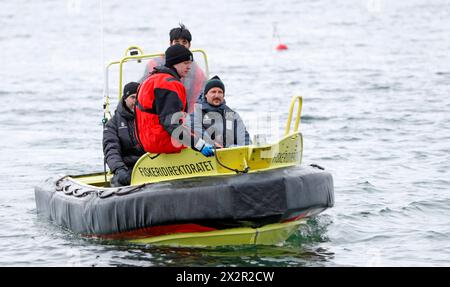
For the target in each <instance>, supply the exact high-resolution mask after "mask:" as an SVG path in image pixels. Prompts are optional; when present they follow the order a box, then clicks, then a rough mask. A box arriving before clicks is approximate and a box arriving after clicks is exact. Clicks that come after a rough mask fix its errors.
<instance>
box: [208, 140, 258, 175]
mask: <svg viewBox="0 0 450 287" xmlns="http://www.w3.org/2000/svg"><path fill="white" fill-rule="evenodd" d="M213 147H214V157H215V158H216V161H217V163H218V164H219V165H220V166H221V167H223V168H225V169H228V170H231V171H234V172H235V173H236V174H240V173H242V174H244V173H248V171H249V170H250V169H249V167H248V166H247V167H246V168H244V169H243V170H239V169H235V168H231V167H228V166H226V165H224V164H223V163H221V162H220V160H219V157H218V156H217V152H216V151H217V149H216V146H215V145H214V146H213Z"/></svg>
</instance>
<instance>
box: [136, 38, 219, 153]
mask: <svg viewBox="0 0 450 287" xmlns="http://www.w3.org/2000/svg"><path fill="white" fill-rule="evenodd" d="M165 58H166V63H165V65H164V66H159V67H156V68H155V69H154V71H153V73H152V74H151V75H150V77H148V78H147V79H146V80H145V81H144V82H143V83H142V84H141V86H140V87H139V91H138V97H137V101H136V129H137V133H136V134H137V135H138V139H139V141H140V143H141V145H142V147H143V148H144V150H145V151H146V152H150V153H178V152H180V151H181V150H182V149H184V148H186V146H190V147H192V148H193V149H195V150H197V151H200V152H201V153H202V154H203V155H204V156H212V155H214V152H213V147H212V145H210V144H207V143H206V142H205V141H204V140H203V139H201V138H200V137H198V136H197V135H195V134H194V133H193V132H192V131H191V129H190V128H189V127H188V126H186V125H185V116H186V112H187V103H186V90H185V87H184V85H183V83H182V82H181V79H182V78H183V77H185V76H186V75H187V74H188V73H189V70H190V67H191V64H192V61H193V60H194V58H193V56H192V53H191V51H189V49H187V48H186V47H184V46H183V45H180V44H175V45H173V46H170V47H169V48H168V49H167V50H166V52H165Z"/></svg>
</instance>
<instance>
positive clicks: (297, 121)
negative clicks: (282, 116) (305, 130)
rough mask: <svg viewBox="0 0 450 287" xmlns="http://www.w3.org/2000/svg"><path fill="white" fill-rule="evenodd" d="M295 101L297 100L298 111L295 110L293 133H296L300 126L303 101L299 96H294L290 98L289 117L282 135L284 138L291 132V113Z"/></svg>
mask: <svg viewBox="0 0 450 287" xmlns="http://www.w3.org/2000/svg"><path fill="white" fill-rule="evenodd" d="M297 100H298V109H297V117H296V119H295V124H294V132H296V131H298V125H299V124H300V115H301V112H302V104H303V99H302V97H301V96H295V97H293V98H292V101H291V107H290V108H289V116H288V120H287V125H286V131H285V133H284V135H285V136H287V135H288V134H289V132H290V130H291V122H292V113H293V112H294V107H295V103H296V102H297Z"/></svg>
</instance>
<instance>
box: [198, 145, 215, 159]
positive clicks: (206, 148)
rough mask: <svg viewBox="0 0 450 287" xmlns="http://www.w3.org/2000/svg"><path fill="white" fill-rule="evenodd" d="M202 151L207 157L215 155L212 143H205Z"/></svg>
mask: <svg viewBox="0 0 450 287" xmlns="http://www.w3.org/2000/svg"><path fill="white" fill-rule="evenodd" d="M200 152H201V153H202V154H203V155H204V156H206V157H210V156H213V155H214V149H213V146H212V145H210V144H205V145H204V146H203V148H202V150H201V151H200Z"/></svg>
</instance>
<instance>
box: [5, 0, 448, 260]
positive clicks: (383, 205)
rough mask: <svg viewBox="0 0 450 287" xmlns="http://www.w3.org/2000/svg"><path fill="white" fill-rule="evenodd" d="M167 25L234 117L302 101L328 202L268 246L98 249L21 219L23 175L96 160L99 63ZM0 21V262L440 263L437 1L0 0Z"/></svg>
mask: <svg viewBox="0 0 450 287" xmlns="http://www.w3.org/2000/svg"><path fill="white" fill-rule="evenodd" d="M179 22H183V23H184V24H186V26H187V27H188V28H189V29H190V30H191V32H192V34H193V48H202V49H204V50H205V51H206V52H207V53H208V56H209V64H210V70H211V73H212V75H214V74H218V75H220V77H221V78H222V79H223V80H224V82H225V84H226V86H227V95H226V99H227V102H228V104H229V105H230V106H232V107H233V108H235V109H236V110H237V111H239V112H240V113H241V114H242V116H243V117H244V118H246V119H248V120H249V121H253V122H254V120H256V119H259V124H261V117H262V116H264V115H266V114H270V113H273V114H275V115H277V116H276V118H277V119H279V122H281V124H280V128H279V129H278V130H282V129H283V127H284V123H285V120H286V111H287V109H288V107H289V102H290V99H291V97H292V96H294V95H302V96H303V101H304V105H303V117H302V122H301V125H300V128H301V130H302V132H303V135H304V144H305V146H304V157H303V163H304V164H310V163H316V164H319V165H321V166H323V167H325V168H326V169H327V170H328V171H330V172H331V173H332V174H333V176H334V181H335V207H334V208H332V209H329V210H327V211H326V212H324V213H323V214H321V215H320V216H318V217H317V218H315V219H313V220H311V221H309V222H308V225H306V226H303V227H302V228H300V229H299V230H298V232H297V233H296V234H295V235H294V236H293V237H292V238H290V239H289V240H288V241H287V242H286V243H285V244H284V245H282V246H269V247H239V248H206V249H190V248H166V247H164V248H161V247H151V246H147V247H140V246H130V245H123V244H119V243H105V242H98V241H95V240H88V239H84V238H81V237H79V236H77V235H74V234H71V233H70V232H68V231H66V230H63V229H61V228H59V227H57V226H54V225H52V224H51V223H49V222H46V221H45V220H42V219H41V218H39V217H38V216H37V215H36V208H35V202H34V186H35V185H37V184H39V183H40V182H41V181H43V180H45V179H46V178H48V177H49V176H51V175H54V174H61V175H63V174H75V173H87V172H94V171H100V170H102V169H103V165H102V162H103V159H102V151H101V137H102V126H101V118H102V103H103V98H102V88H103V72H104V64H105V63H106V62H108V61H110V60H116V59H118V58H120V57H121V56H122V55H123V53H124V50H125V48H126V47H128V46H130V45H139V46H141V47H142V48H143V49H144V50H145V51H146V52H149V53H150V52H160V51H164V50H165V49H166V47H167V45H168V31H169V30H170V29H171V28H173V27H175V26H176V25H177V24H178V23H179ZM275 24H276V27H277V30H278V32H279V34H280V38H281V40H282V42H283V43H285V44H287V45H288V47H289V49H288V50H286V51H283V52H277V51H276V50H275V46H276V44H278V39H277V38H276V37H274V25H275ZM0 27H1V28H0V31H1V32H0V51H1V53H0V64H1V69H0V79H1V82H0V100H1V103H2V112H1V113H0V134H1V136H0V162H1V165H0V176H1V177H0V266H448V265H450V172H449V170H450V113H449V111H450V97H449V96H450V2H448V1H446V0H435V1H426V0H413V1H387V0H349V1H341V2H339V3H336V1H325V0H318V1H294V0H291V1H289V0H286V1H259V0H254V1H245V2H243V1H235V0H228V1H200V0H198V1H181V0H168V1H144V0H140V1H133V2H124V1H118V0H113V1H104V3H102V1H100V0H97V1H86V0H67V1H50V0H42V1H23V0H17V1H9V0H7V1H1V2H0ZM262 123H264V121H262ZM259 124H256V125H253V126H251V127H250V133H253V134H255V133H257V132H259V130H258V129H259V128H260V127H259ZM278 130H276V131H278Z"/></svg>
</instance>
